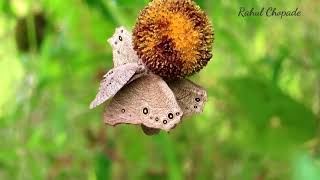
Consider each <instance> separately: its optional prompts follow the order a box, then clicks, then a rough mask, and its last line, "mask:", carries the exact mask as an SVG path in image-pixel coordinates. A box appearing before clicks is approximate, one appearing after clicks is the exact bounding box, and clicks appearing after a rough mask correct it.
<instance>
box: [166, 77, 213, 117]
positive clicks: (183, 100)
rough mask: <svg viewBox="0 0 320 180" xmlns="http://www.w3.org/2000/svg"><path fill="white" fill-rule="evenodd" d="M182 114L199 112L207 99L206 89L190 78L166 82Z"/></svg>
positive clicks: (187, 114)
mask: <svg viewBox="0 0 320 180" xmlns="http://www.w3.org/2000/svg"><path fill="white" fill-rule="evenodd" d="M168 86H169V87H170V88H171V90H172V91H173V93H174V95H175V96H176V99H177V101H178V104H179V106H180V107H181V109H182V110H183V115H184V116H190V115H192V114H195V113H201V112H202V111H203V109H204V105H205V103H206V101H207V91H206V90H204V89H203V88H202V87H200V86H198V85H196V84H194V83H193V82H191V81H190V80H187V79H180V80H174V81H170V82H168Z"/></svg>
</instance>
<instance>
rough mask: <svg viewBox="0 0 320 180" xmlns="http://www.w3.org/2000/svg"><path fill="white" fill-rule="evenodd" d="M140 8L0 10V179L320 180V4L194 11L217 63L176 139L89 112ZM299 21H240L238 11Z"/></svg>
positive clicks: (85, 0) (83, 0) (209, 2)
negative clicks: (113, 40) (208, 25)
mask: <svg viewBox="0 0 320 180" xmlns="http://www.w3.org/2000/svg"><path fill="white" fill-rule="evenodd" d="M147 3H148V0H135V1H131V0H69V1H65V0H24V1H22V0H11V1H9V0H0V9H1V10H0V27H1V28H0V179H90V180H94V179H98V180H100V179H256V180H264V179H297V180H298V179H299V180H300V179H304V180H305V179H306V180H309V179H320V156H319V155H320V154H319V153H320V141H319V140H320V139H319V138H320V137H319V135H320V133H319V131H318V130H319V129H318V128H319V127H320V126H319V117H320V50H319V49H320V38H319V32H320V23H319V17H320V2H319V1H318V0H304V1H302V0H291V1H285V0H279V1H263V0H248V1H245V2H244V1H240V0H238V1H224V0H197V3H198V4H199V5H200V6H201V7H202V8H203V9H204V10H205V11H206V12H207V13H208V15H209V16H210V19H211V20H212V23H213V25H214V29H215V43H214V49H213V54H214V57H213V59H212V60H211V61H210V63H209V64H208V66H207V67H206V68H205V69H203V70H202V71H201V72H200V73H199V74H197V75H195V76H193V77H191V79H192V80H194V81H197V82H198V83H199V84H200V85H202V86H204V87H205V88H206V89H207V90H208V94H209V101H208V103H207V105H206V108H205V111H204V113H203V114H201V115H197V116H194V117H191V118H189V119H185V120H184V121H183V123H182V124H180V125H179V126H178V127H177V128H176V129H174V130H173V131H172V132H170V133H169V134H168V133H165V132H161V133H160V134H159V135H157V136H151V137H150V136H146V135H144V134H143V132H142V131H141V129H140V127H139V126H132V125H121V126H117V127H116V128H114V127H110V126H106V125H105V124H104V123H103V121H102V112H103V106H101V107H99V108H97V109H95V110H89V108H88V106H89V103H90V101H91V100H93V98H94V97H95V94H96V92H97V90H98V84H99V81H100V80H101V77H102V75H103V73H105V72H107V70H108V69H110V68H112V53H111V47H110V46H109V45H108V44H107V39H108V38H109V37H110V36H111V35H112V34H113V32H114V30H115V28H116V27H117V26H120V25H123V26H125V27H127V28H128V29H132V27H133V25H134V23H135V18H136V17H137V14H138V12H139V11H140V10H141V9H142V8H143V7H144V6H145V5H146V4H147ZM270 6H272V7H276V8H277V9H281V10H294V9H295V8H297V7H298V8H299V9H300V10H301V11H302V16H300V17H284V18H282V19H281V18H280V17H247V18H243V17H238V11H239V8H240V7H247V8H251V7H254V8H261V7H270Z"/></svg>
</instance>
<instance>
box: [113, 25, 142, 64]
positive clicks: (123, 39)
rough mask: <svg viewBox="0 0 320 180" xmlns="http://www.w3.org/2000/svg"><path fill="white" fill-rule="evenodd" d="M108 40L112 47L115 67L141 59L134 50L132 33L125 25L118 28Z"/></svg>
mask: <svg viewBox="0 0 320 180" xmlns="http://www.w3.org/2000/svg"><path fill="white" fill-rule="evenodd" d="M108 42H109V44H110V45H111V47H112V54H113V64H114V67H117V66H121V65H123V64H126V63H134V62H135V63H137V62H138V61H139V58H138V55H137V53H136V52H135V51H134V50H133V46H132V34H131V32H129V31H127V30H126V29H125V28H124V27H119V28H116V30H115V33H114V34H113V36H112V37H111V38H110V39H108Z"/></svg>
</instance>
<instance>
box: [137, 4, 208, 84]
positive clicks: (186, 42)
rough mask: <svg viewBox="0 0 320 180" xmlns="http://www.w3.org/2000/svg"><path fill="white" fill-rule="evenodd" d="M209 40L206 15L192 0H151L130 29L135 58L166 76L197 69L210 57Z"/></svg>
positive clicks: (183, 74)
mask: <svg viewBox="0 0 320 180" xmlns="http://www.w3.org/2000/svg"><path fill="white" fill-rule="evenodd" d="M212 43H213V30H212V25H211V23H210V21H209V18H208V17H207V15H206V14H205V12H204V11H202V10H201V9H200V7H199V6H198V5H196V4H195V2H193V1H192V0H153V1H152V2H150V3H149V5H148V6H147V7H145V8H144V9H143V10H142V11H141V12H140V15H139V17H138V20H137V23H136V25H135V27H134V30H133V44H134V49H135V51H136V52H137V54H138V56H139V58H141V59H142V61H143V62H144V63H145V65H146V66H147V67H148V68H149V69H150V70H151V71H152V72H153V73H155V74H157V75H159V76H161V77H163V78H166V79H176V78H183V77H185V76H189V75H192V74H194V73H195V72H198V71H200V70H201V69H202V68H203V67H204V66H205V65H206V64H207V63H208V61H209V60H210V59H211V57H212V53H211V49H212Z"/></svg>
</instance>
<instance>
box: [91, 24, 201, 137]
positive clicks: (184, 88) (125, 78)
mask: <svg viewBox="0 0 320 180" xmlns="http://www.w3.org/2000/svg"><path fill="white" fill-rule="evenodd" d="M108 42H109V44H110V45H111V46H112V49H113V52H112V53H113V64H114V68H113V69H111V70H109V71H108V72H107V74H105V75H104V79H103V80H102V81H101V83H100V88H99V92H98V94H97V95H96V97H95V99H94V100H93V101H92V102H91V104H90V108H91V109H92V108H95V107H96V106H98V105H100V104H102V103H104V102H105V101H108V100H110V101H109V103H108V104H107V106H106V108H105V111H104V115H103V117H104V122H105V123H106V124H109V125H113V126H115V125H118V124H135V125H141V127H142V130H143V132H144V133H145V134H147V135H154V134H157V133H159V131H160V130H164V131H170V130H171V129H173V128H174V127H176V125H178V124H179V123H180V122H181V120H182V119H183V118H184V117H187V116H190V115H192V114H195V113H201V112H202V111H203V108H204V105H205V103H206V101H207V92H206V90H204V89H203V88H202V87H200V86H198V85H196V84H195V83H193V82H191V81H190V80H187V79H179V80H171V81H168V82H166V81H164V80H163V79H162V78H161V77H160V76H158V75H156V74H153V73H152V72H151V71H149V70H148V68H147V67H146V66H145V65H144V64H143V63H142V62H141V60H140V59H139V57H138V56H137V53H136V52H135V51H134V49H133V46H132V34H131V33H130V32H129V31H128V30H126V29H125V28H124V27H119V28H116V31H115V33H114V34H113V36H112V37H111V38H110V39H108Z"/></svg>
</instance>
